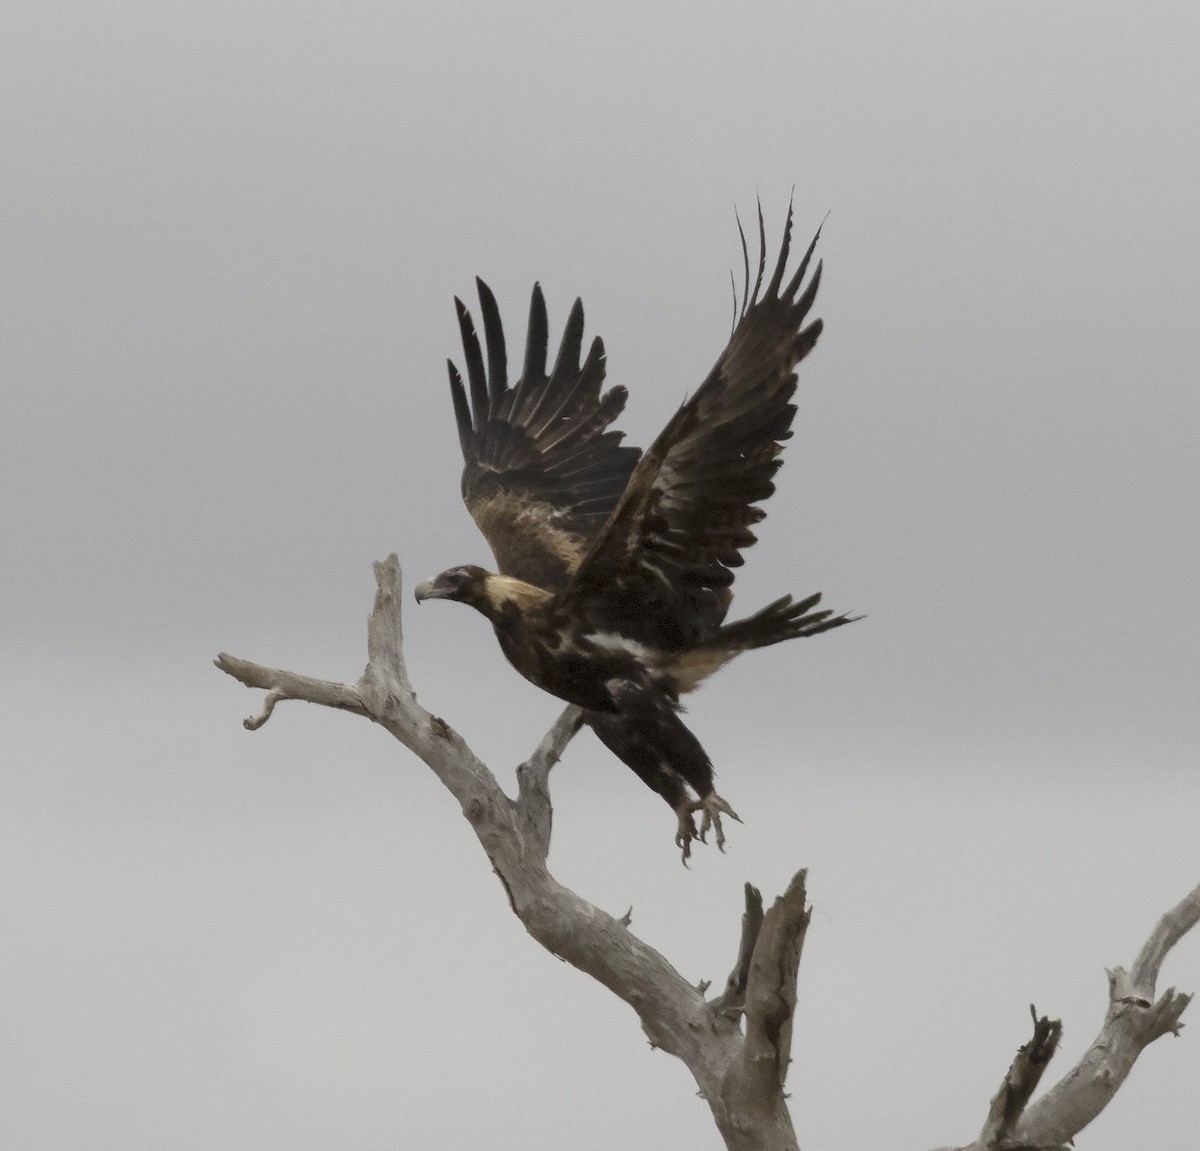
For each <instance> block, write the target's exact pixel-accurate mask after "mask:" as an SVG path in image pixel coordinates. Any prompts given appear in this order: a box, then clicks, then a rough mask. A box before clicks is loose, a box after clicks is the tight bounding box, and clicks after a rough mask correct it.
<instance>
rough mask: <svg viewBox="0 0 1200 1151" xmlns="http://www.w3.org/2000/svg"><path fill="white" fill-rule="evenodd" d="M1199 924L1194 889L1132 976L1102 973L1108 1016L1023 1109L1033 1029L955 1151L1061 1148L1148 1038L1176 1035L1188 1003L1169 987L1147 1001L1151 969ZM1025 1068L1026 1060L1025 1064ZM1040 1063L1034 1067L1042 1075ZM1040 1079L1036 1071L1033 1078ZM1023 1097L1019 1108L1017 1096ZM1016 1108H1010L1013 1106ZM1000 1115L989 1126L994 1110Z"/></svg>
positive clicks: (1198, 892)
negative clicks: (1012, 1083)
mask: <svg viewBox="0 0 1200 1151" xmlns="http://www.w3.org/2000/svg"><path fill="white" fill-rule="evenodd" d="M1197 922H1200V886H1197V887H1195V888H1193V890H1192V891H1191V892H1190V893H1189V894H1188V895H1187V896H1186V897H1185V898H1184V899H1183V900H1181V901H1180V902H1179V903H1178V904H1177V905H1176V906H1175V907H1173V908H1172V909H1171V910H1170V911H1168V912H1167V913H1166V915H1164V916H1163V917H1162V919H1160V920H1159V922H1158V924H1157V926H1156V927H1155V928H1154V931H1153V932H1151V934H1150V938H1149V939H1147V940H1146V943H1145V944H1144V946H1143V947H1142V949H1141V951H1140V952H1139V953H1138V957H1137V960H1136V961H1135V962H1134V964H1133V969H1132V974H1131V973H1128V972H1126V971H1125V970H1124V969H1123V968H1120V967H1118V968H1116V969H1115V970H1113V971H1110V972H1109V973H1108V985H1109V1003H1108V1011H1107V1012H1106V1014H1105V1017H1104V1023H1103V1025H1102V1026H1101V1028H1100V1033H1099V1034H1098V1035H1097V1036H1096V1038H1095V1039H1094V1040H1093V1041H1092V1044H1091V1046H1090V1047H1089V1048H1088V1049H1087V1051H1085V1052H1084V1054H1083V1056H1082V1057H1081V1058H1080V1059H1079V1061H1078V1062H1077V1063H1076V1064H1075V1066H1074V1067H1072V1068H1071V1069H1070V1070H1069V1071H1068V1072H1067V1073H1066V1074H1065V1075H1064V1076H1063V1077H1062V1078H1061V1079H1060V1080H1059V1081H1058V1082H1057V1083H1056V1084H1054V1086H1053V1087H1051V1088H1050V1089H1049V1090H1048V1091H1047V1092H1046V1093H1045V1094H1044V1095H1043V1096H1042V1097H1041V1098H1040V1099H1037V1100H1035V1101H1034V1102H1032V1103H1028V1102H1027V1101H1028V1099H1029V1096H1030V1094H1032V1091H1033V1088H1034V1086H1036V1078H1035V1079H1034V1082H1033V1084H1032V1085H1029V1086H1028V1090H1025V1088H1024V1083H1025V1082H1026V1073H1025V1072H1024V1071H1023V1070H1022V1069H1021V1068H1020V1067H1019V1064H1021V1062H1022V1060H1023V1058H1026V1056H1027V1051H1031V1050H1032V1049H1035V1048H1037V1047H1038V1046H1039V1034H1038V1029H1037V1027H1035V1031H1034V1039H1033V1040H1032V1041H1031V1043H1030V1044H1027V1045H1026V1047H1023V1048H1021V1052H1020V1053H1018V1056H1017V1059H1016V1060H1015V1061H1014V1063H1013V1068H1012V1070H1010V1071H1009V1076H1008V1077H1006V1079H1005V1083H1004V1086H1002V1087H1001V1090H1000V1094H998V1095H997V1096H996V1098H995V1099H993V1101H992V1110H991V1113H989V1116H988V1122H987V1123H986V1124H985V1125H984V1128H983V1132H982V1133H981V1135H980V1137H979V1139H978V1140H976V1141H975V1142H974V1143H971V1144H968V1145H967V1146H965V1147H960V1148H957V1149H956V1151H995V1149H996V1148H1004V1151H1026V1149H1032V1151H1046V1149H1056V1148H1062V1147H1066V1146H1068V1145H1069V1144H1070V1143H1071V1141H1072V1140H1073V1139H1074V1138H1075V1136H1076V1135H1078V1134H1079V1132H1080V1131H1082V1130H1083V1129H1084V1128H1085V1127H1086V1126H1087V1125H1088V1124H1089V1123H1090V1122H1091V1121H1092V1120H1093V1119H1095V1118H1096V1116H1097V1115H1099V1114H1100V1112H1101V1111H1103V1110H1104V1109H1105V1107H1107V1106H1108V1105H1109V1104H1110V1103H1111V1102H1112V1100H1113V1098H1114V1097H1115V1096H1116V1094H1117V1091H1118V1090H1119V1089H1120V1087H1121V1085H1122V1084H1123V1083H1124V1082H1125V1078H1126V1076H1127V1075H1128V1074H1129V1072H1130V1070H1131V1069H1132V1068H1133V1065H1134V1063H1135V1062H1136V1061H1137V1057H1138V1056H1139V1055H1140V1054H1141V1053H1142V1051H1143V1050H1145V1048H1146V1047H1147V1046H1148V1045H1149V1044H1150V1043H1152V1042H1153V1041H1154V1040H1155V1039H1157V1038H1159V1037H1160V1036H1162V1035H1166V1034H1178V1033H1179V1029H1180V1027H1181V1026H1182V1024H1181V1023H1180V1021H1179V1019H1180V1016H1181V1015H1182V1014H1183V1010H1184V1008H1185V1007H1187V1005H1188V1003H1189V1002H1190V1001H1191V998H1192V997H1191V996H1190V995H1185V994H1181V993H1180V992H1177V991H1176V990H1175V989H1174V988H1173V987H1171V988H1168V989H1167V990H1166V991H1164V992H1163V994H1162V996H1161V997H1160V998H1158V999H1157V1000H1155V997H1154V996H1155V984H1156V982H1157V979H1158V973H1159V968H1160V967H1161V965H1162V961H1163V960H1164V959H1165V958H1166V955H1167V953H1168V952H1169V951H1170V950H1171V948H1172V947H1174V946H1175V944H1176V943H1178V942H1179V940H1180V939H1182V938H1183V936H1184V935H1185V934H1187V932H1188V931H1190V930H1191V929H1192V928H1193V927H1194V926H1195V925H1196V923H1197ZM1037 1022H1038V1023H1044V1024H1046V1027H1045V1028H1043V1030H1045V1031H1046V1032H1047V1035H1046V1038H1045V1040H1044V1041H1043V1042H1042V1043H1041V1047H1042V1048H1043V1050H1044V1051H1045V1059H1048V1058H1049V1056H1050V1055H1052V1054H1053V1049H1052V1048H1050V1047H1047V1046H1046V1044H1047V1043H1048V1041H1049V1040H1050V1039H1053V1041H1054V1044H1055V1045H1056V1044H1057V1034H1056V1033H1053V1034H1052V1033H1051V1030H1052V1029H1053V1028H1054V1027H1055V1023H1051V1022H1050V1021H1048V1020H1038V1021H1037ZM1028 1061H1029V1062H1032V1059H1031V1058H1029V1059H1028ZM1044 1068H1045V1062H1044V1060H1043V1062H1042V1070H1044ZM1014 1074H1015V1078H1016V1081H1017V1082H1018V1084H1021V1088H1020V1090H1019V1091H1014V1092H1012V1093H1010V1094H1007V1095H1006V1090H1007V1089H1008V1088H1009V1079H1010V1078H1012V1077H1014ZM1040 1074H1041V1072H1040V1071H1039V1072H1038V1077H1040ZM1022 1095H1023V1096H1024V1101H1022V1100H1021V1096H1022ZM1018 1103H1019V1104H1020V1106H1016V1104H1018ZM998 1110H999V1111H1001V1112H1002V1115H1001V1116H1000V1117H999V1119H997V1111H998Z"/></svg>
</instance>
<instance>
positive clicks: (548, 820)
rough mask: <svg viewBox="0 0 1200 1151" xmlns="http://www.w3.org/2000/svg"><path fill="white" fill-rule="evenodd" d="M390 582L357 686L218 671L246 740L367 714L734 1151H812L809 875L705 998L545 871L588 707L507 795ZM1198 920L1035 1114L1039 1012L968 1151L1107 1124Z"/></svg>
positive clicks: (568, 714)
mask: <svg viewBox="0 0 1200 1151" xmlns="http://www.w3.org/2000/svg"><path fill="white" fill-rule="evenodd" d="M375 580H376V585H377V591H376V595H375V605H374V608H373V610H372V612H371V616H370V619H369V621H368V625H367V652H368V660H367V666H366V668H365V670H364V671H363V674H362V675H361V676H360V677H359V679H358V680H357V681H356V682H355V683H352V684H347V683H338V682H334V681H330V680H323V679H315V678H312V677H310V676H303V675H296V674H295V673H293V672H289V671H283V670H281V669H278V668H270V667H263V666H261V665H259V664H255V663H251V662H249V661H247V660H243V659H238V658H236V657H234V656H230V655H225V654H222V655H220V656H218V657H217V660H216V664H217V666H218V667H219V668H220V669H221V670H222V671H224V672H226V673H227V674H228V675H231V676H233V678H234V679H237V680H238V681H239V682H241V683H243V684H245V685H246V686H247V687H251V688H257V689H261V690H263V691H265V692H266V693H267V694H266V697H265V699H264V701H263V707H262V710H261V711H260V712H259V713H258V714H257V715H254V716H250V717H249V718H247V719H246V720H245V721H244V723H245V726H246V727H247V728H248V729H249V730H251V731H254V730H257V729H258V728H259V727H261V726H262V725H263V724H264V723H266V722H267V720H269V719H270V718H271V716H272V714H273V712H274V709H275V706H276V704H278V703H279V702H281V701H283V700H301V701H304V702H306V703H314V704H319V705H321V706H323V707H332V708H337V709H339V710H342V711H348V712H352V713H353V714H355V715H361V716H364V717H366V718H367V719H370V720H371V721H372V722H374V723H377V724H379V725H380V726H381V727H383V728H385V729H386V730H387V731H389V732H391V734H392V735H393V736H395V738H396V739H398V740H399V741H400V742H401V743H402V744H404V746H405V747H407V748H408V749H409V750H410V751H412V752H413V753H414V754H415V755H417V756H418V757H419V758H420V759H421V760H423V761H424V762H425V763H426V764H427V765H428V766H429V767H430V769H431V770H432V771H433V772H434V774H435V775H436V776H437V777H438V779H439V780H441V782H442V783H443V785H444V786H445V787H446V788H447V790H449V791H450V793H451V794H452V795H453V796H454V797H455V799H457V800H458V802H459V805H460V807H461V808H462V812H463V815H464V816H465V817H466V819H467V821H468V822H469V823H470V825H471V828H472V830H473V831H474V832H475V835H476V837H477V838H478V840H479V842H480V844H481V845H482V847H483V849H484V851H485V852H486V853H487V856H488V858H489V860H490V861H491V863H492V867H493V869H494V870H495V872H496V874H497V876H498V877H499V878H500V882H501V883H502V885H503V886H504V890H505V892H506V894H507V896H508V900H509V903H510V905H511V907H512V909H513V912H514V913H515V914H516V915H517V917H518V918H519V919H520V921H521V923H522V925H523V926H524V928H525V930H526V931H527V932H528V933H529V934H530V935H531V936H532V937H533V938H534V939H535V940H537V942H538V943H540V944H541V945H542V946H543V947H544V948H546V950H548V951H550V952H552V953H553V954H554V955H557V956H559V957H560V958H562V959H564V960H566V961H567V962H568V963H571V964H572V965H573V966H575V967H577V968H578V969H579V970H580V971H583V972H584V973H586V974H588V975H590V976H591V977H592V978H593V979H596V980H598V981H599V982H600V983H602V984H604V986H605V987H607V988H609V990H611V991H612V992H613V993H614V994H615V995H618V996H619V997H620V998H621V999H623V1000H624V1001H625V1002H626V1003H628V1004H629V1005H630V1006H631V1007H632V1008H633V1009H634V1011H636V1012H637V1015H638V1018H639V1019H640V1021H641V1025H642V1029H643V1030H644V1031H645V1033H646V1035H647V1036H648V1038H649V1039H650V1042H651V1045H652V1046H654V1047H660V1048H662V1049H663V1050H664V1051H668V1052H670V1053H671V1054H672V1055H674V1056H676V1057H677V1058H679V1059H681V1060H682V1061H683V1062H684V1063H685V1064H686V1065H687V1067H688V1068H689V1070H690V1071H691V1073H692V1075H693V1076H694V1077H695V1080H696V1083H697V1085H698V1087H699V1089H700V1094H701V1096H702V1097H703V1098H704V1099H705V1100H706V1101H707V1103H708V1105H709V1107H710V1109H711V1111H712V1114H713V1118H714V1120H715V1121H716V1124H717V1127H718V1129H719V1130H720V1132H721V1135H722V1137H723V1139H724V1141H725V1144H726V1146H727V1147H728V1148H730V1149H731V1151H798V1145H797V1142H796V1136H795V1132H794V1130H793V1127H792V1121H791V1116H790V1115H789V1113H788V1108H787V1105H786V1102H785V1099H786V1096H785V1094H784V1081H785V1079H786V1076H787V1069H788V1063H789V1059H790V1052H791V1043H792V1029H793V1027H794V1024H795V1011H796V980H797V975H798V971H799V965H800V957H801V951H802V949H803V946H804V937H805V933H806V931H807V929H808V924H809V919H810V910H809V908H808V906H807V901H806V893H805V873H804V872H803V871H801V872H799V873H798V874H797V875H796V876H795V878H794V879H793V880H792V882H791V883H790V884H789V885H788V889H787V891H785V892H784V894H783V895H782V896H780V897H779V898H778V899H776V900H775V902H774V904H773V905H772V906H771V908H770V910H768V911H767V912H766V913H765V914H764V912H763V903H762V897H761V895H760V894H759V892H758V891H757V890H756V889H755V888H753V887H751V886H750V885H749V884H747V885H746V910H745V913H744V915H743V917H742V931H741V939H740V942H739V947H738V955H737V959H736V961H735V963H734V966H733V970H732V971H731V973H730V975H729V978H728V980H727V981H726V984H725V988H724V990H723V992H722V993H721V994H720V995H718V996H716V997H715V998H713V999H712V1000H708V999H706V998H705V996H704V991H705V990H706V989H707V986H708V985H707V983H704V984H701V986H700V987H699V988H697V987H695V986H693V985H692V984H690V983H689V982H688V981H687V980H686V979H684V978H683V976H682V975H680V974H679V972H678V971H676V970H675V968H674V967H673V966H672V965H671V964H670V963H669V962H668V961H667V960H666V959H665V958H664V957H663V956H662V955H660V954H659V953H658V952H657V951H655V950H654V948H652V947H650V946H648V945H647V944H645V943H643V942H642V941H641V940H639V939H638V938H637V937H636V936H635V935H634V934H633V933H632V932H631V931H630V930H629V924H630V915H629V913H626V914H625V915H624V916H622V917H621V918H619V919H618V918H614V917H613V916H612V915H609V914H608V913H607V912H605V911H602V910H601V909H600V908H598V907H596V906H594V905H593V904H591V903H589V902H587V901H586V900H584V899H582V898H580V897H579V896H578V895H576V894H575V893H574V892H573V891H570V890H568V889H567V888H565V887H563V886H562V884H560V883H559V882H558V881H557V880H556V879H555V878H554V876H553V875H551V874H550V871H549V869H548V868H547V866H546V858H547V853H548V851H549V846H550V832H551V825H552V818H553V808H552V806H551V801H550V789H549V777H550V771H551V768H552V767H553V766H554V764H555V763H556V762H557V761H558V759H559V757H560V756H561V755H562V753H563V751H564V749H565V748H566V746H567V744H568V743H569V742H570V741H571V739H572V737H573V736H574V735H575V733H576V732H577V731H578V730H579V727H580V724H581V716H580V713H579V711H578V709H577V708H573V707H569V708H567V709H566V710H565V711H564V712H563V713H562V715H561V716H560V717H559V719H558V720H557V721H556V723H555V724H554V726H553V727H552V728H551V729H550V731H548V732H547V733H546V735H545V737H544V738H543V739H542V741H541V743H540V744H539V745H538V747H537V749H536V750H535V751H534V753H533V754H532V755H531V756H530V758H529V759H528V760H527V761H526V762H525V763H523V764H522V765H521V766H520V767H519V768H518V769H517V795H516V797H515V798H514V797H510V796H508V795H507V794H506V793H505V792H504V790H503V788H501V787H500V785H499V783H498V782H497V781H496V778H495V776H494V775H493V774H492V772H491V771H490V770H489V769H488V767H487V766H486V765H485V764H484V763H483V762H482V761H481V760H480V759H479V758H478V757H477V756H476V755H475V753H474V752H473V751H472V750H471V749H470V747H468V746H467V744H466V741H465V740H463V738H462V737H461V736H460V735H459V734H458V733H457V732H456V731H455V730H454V729H453V728H452V727H451V726H450V725H449V724H447V723H446V722H445V721H444V720H442V719H439V718H438V717H437V716H435V715H433V714H431V713H430V712H428V711H426V710H425V709H424V708H423V707H421V705H420V704H419V703H418V702H417V697H416V693H415V692H414V691H413V688H412V684H411V683H410V682H409V679H408V673H407V670H406V668H405V664H404V654H403V638H404V636H403V628H402V624H401V611H400V603H401V587H402V585H401V577H400V565H399V562H398V560H397V559H396V557H395V556H394V555H392V556H389V557H388V558H387V560H385V561H383V562H382V563H377V564H375ZM1198 919H1200V887H1197V888H1196V890H1194V891H1193V892H1192V893H1191V894H1190V895H1189V896H1188V897H1187V898H1186V899H1185V900H1183V901H1182V902H1181V903H1180V904H1179V905H1178V906H1177V907H1175V908H1174V909H1173V910H1172V911H1170V912H1168V913H1167V915H1165V916H1164V917H1163V919H1162V921H1161V922H1160V923H1159V925H1158V927H1157V928H1156V930H1155V932H1154V933H1153V934H1152V935H1151V937H1150V939H1149V940H1148V941H1147V943H1146V945H1145V947H1143V948H1142V951H1141V953H1140V954H1139V956H1138V958H1137V961H1136V962H1135V963H1134V965H1133V968H1132V970H1131V972H1129V973H1126V972H1125V971H1124V970H1123V969H1121V968H1118V969H1116V970H1115V971H1113V972H1110V974H1109V985H1110V1004H1109V1011H1108V1015H1107V1016H1106V1018H1105V1022H1104V1026H1103V1028H1102V1029H1101V1032H1100V1035H1099V1037H1098V1038H1097V1040H1096V1042H1095V1043H1094V1044H1093V1045H1092V1047H1091V1048H1090V1049H1089V1051H1088V1052H1087V1054H1086V1055H1085V1056H1084V1057H1083V1059H1081V1060H1080V1062H1079V1063H1078V1064H1077V1065H1076V1067H1075V1068H1073V1069H1072V1070H1071V1071H1070V1072H1069V1073H1068V1074H1067V1075H1066V1076H1065V1077H1064V1078H1063V1079H1062V1080H1061V1081H1060V1082H1059V1083H1058V1084H1057V1085H1056V1086H1054V1087H1053V1088H1051V1090H1050V1091H1049V1092H1047V1093H1046V1095H1044V1096H1043V1097H1042V1098H1041V1099H1039V1100H1038V1101H1037V1102H1036V1103H1033V1104H1030V1103H1029V1099H1030V1097H1031V1095H1032V1093H1033V1091H1034V1089H1035V1088H1036V1086H1037V1084H1038V1080H1039V1079H1040V1077H1041V1074H1042V1072H1043V1070H1044V1069H1045V1066H1046V1063H1047V1062H1048V1060H1049V1059H1050V1057H1051V1056H1052V1055H1053V1053H1054V1050H1055V1047H1056V1046H1057V1042H1058V1037H1059V1034H1060V1030H1061V1028H1060V1025H1059V1024H1058V1023H1057V1022H1052V1021H1050V1020H1048V1019H1046V1018H1045V1017H1042V1018H1040V1019H1039V1018H1038V1017H1037V1016H1036V1014H1035V1018H1034V1035H1033V1038H1032V1039H1031V1040H1030V1042H1029V1043H1027V1044H1026V1045H1025V1046H1024V1047H1022V1048H1021V1049H1020V1051H1019V1052H1018V1053H1017V1057H1016V1058H1015V1059H1014V1061H1013V1064H1012V1066H1011V1068H1010V1069H1009V1071H1008V1074H1007V1075H1006V1076H1005V1079H1004V1083H1003V1084H1002V1086H1001V1089H1000V1091H999V1092H998V1093H997V1095H996V1097H995V1099H993V1101H992V1105H991V1109H990V1111H989V1114H988V1118H987V1122H986V1123H985V1125H984V1128H983V1131H982V1132H981V1134H980V1137H979V1139H978V1140H976V1142H974V1143H972V1144H970V1145H969V1147H968V1148H962V1149H960V1151H1002V1149H1003V1151H1020V1149H1032V1148H1037V1149H1039V1151H1041V1149H1044V1148H1051V1147H1060V1146H1062V1145H1063V1144H1064V1143H1066V1142H1067V1141H1068V1140H1069V1139H1070V1138H1071V1137H1072V1136H1073V1135H1074V1134H1076V1132H1078V1131H1079V1130H1081V1129H1082V1128H1083V1127H1084V1126H1085V1125H1086V1124H1087V1123H1088V1122H1090V1121H1091V1120H1092V1119H1093V1118H1094V1117H1095V1116H1096V1115H1097V1114H1099V1112H1100V1111H1101V1110H1103V1108H1104V1107H1105V1106H1106V1105H1107V1103H1108V1102H1109V1101H1111V1099H1112V1097H1113V1095H1114V1094H1115V1093H1116V1091H1117V1088H1118V1087H1119V1086H1120V1085H1121V1083H1122V1082H1123V1081H1124V1078H1125V1075H1126V1074H1128V1071H1129V1068H1130V1067H1131V1066H1132V1065H1133V1062H1134V1060H1135V1059H1136V1058H1137V1055H1138V1054H1139V1053H1140V1051H1141V1050H1142V1048H1144V1047H1145V1046H1146V1045H1147V1044H1148V1043H1150V1042H1151V1041H1152V1040H1154V1039H1156V1038H1158V1036H1159V1035H1164V1034H1166V1033H1167V1032H1176V1033H1177V1032H1178V1030H1179V1027H1180V1023H1179V1017H1180V1015H1181V1013H1182V1012H1183V1009H1184V1008H1185V1007H1186V1006H1187V1003H1188V1001H1189V999H1190V996H1187V995H1181V994H1178V993H1176V992H1175V990H1174V989H1173V988H1171V989H1169V990H1167V991H1166V992H1164V993H1163V995H1162V997H1161V998H1159V999H1158V1000H1157V1001H1156V1000H1155V998H1154V995H1155V990H1154V989H1155V983H1156V980H1157V978H1158V972H1159V967H1160V965H1161V963H1162V961H1163V959H1164V957H1165V956H1166V954H1167V952H1168V951H1170V949H1171V947H1173V946H1174V945H1175V943H1177V942H1178V941H1179V939H1180V938H1182V936H1183V935H1184V934H1185V933H1186V932H1187V931H1189V930H1190V929H1191V928H1192V927H1193V926H1194V925H1195V923H1196V921H1197V920H1198Z"/></svg>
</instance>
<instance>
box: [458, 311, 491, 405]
mask: <svg viewBox="0 0 1200 1151" xmlns="http://www.w3.org/2000/svg"><path fill="white" fill-rule="evenodd" d="M454 310H455V311H456V312H457V313H458V329H459V331H460V332H461V333H462V346H463V356H464V357H465V359H466V361H467V382H468V383H469V384H470V385H471V407H472V408H474V410H475V427H477V428H482V427H484V426H485V425H486V424H487V419H488V412H489V408H490V405H489V403H488V390H487V380H486V378H485V377H484V374H483V352H482V350H481V349H480V347H479V337H478V336H477V335H476V334H475V324H474V322H473V321H472V320H471V313H470V312H468V311H467V308H466V305H465V304H464V303H463V302H462V300H460V299H459V298H458V297H457V296H455V297H454Z"/></svg>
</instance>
